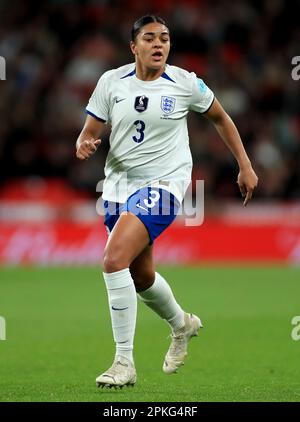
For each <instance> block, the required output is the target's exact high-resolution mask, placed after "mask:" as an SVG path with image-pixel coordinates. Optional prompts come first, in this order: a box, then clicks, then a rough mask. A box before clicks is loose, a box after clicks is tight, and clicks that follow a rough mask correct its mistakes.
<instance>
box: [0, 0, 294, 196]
mask: <svg viewBox="0 0 300 422" xmlns="http://www.w3.org/2000/svg"><path fill="white" fill-rule="evenodd" d="M297 10H298V12H299V10H300V4H299V1H298V0H294V1H291V2H290V1H284V0H260V1H259V0H256V1H255V0H254V1H244V0H240V1H233V2H231V1H221V0H219V1H218V0H214V1H209V0H202V1H201V0H198V1H196V0H185V1H184V0H180V1H179V0H177V1H171V0H152V1H151V2H149V4H148V5H147V6H145V3H144V2H142V1H140V0H138V1H136V0H125V1H119V0H113V1H108V0H85V1H83V0H82V1H72V0H45V1H43V2H35V1H22V0H16V1H15V0H11V1H6V0H4V1H0V56H3V57H4V58H5V59H6V63H7V69H6V78H7V79H6V81H0V116H1V118H0V159H1V173H0V174H1V176H0V188H1V185H2V186H3V184H5V183H7V182H8V181H9V180H12V179H16V178H24V177H33V176H36V177H42V178H53V177H55V178H63V179H65V180H67V181H68V183H69V184H70V185H71V186H73V187H75V188H76V189H78V190H81V191H86V192H90V194H91V195H94V194H95V187H96V183H97V181H99V180H100V179H102V178H103V167H104V163H105V158H106V154H107V151H108V148H109V144H108V137H109V128H107V130H106V132H105V134H104V135H103V136H102V139H103V143H102V146H101V148H99V150H98V152H97V154H95V155H94V156H93V157H92V158H91V159H90V160H89V161H87V162H80V161H79V160H77V159H76V158H75V141H76V138H77V136H78V134H79V132H80V130H81V128H82V125H83V122H84V119H85V106H86V104H87V101H88V99H89V97H90V95H91V93H92V91H93V89H94V87H95V84H96V82H97V80H98V78H99V76H100V75H101V74H102V73H103V72H104V71H106V70H108V69H111V68H114V67H118V66H121V65H123V64H126V63H128V62H132V61H133V56H132V54H131V52H130V49H129V39H130V30H131V27H132V24H133V22H134V21H135V20H136V19H137V18H139V17H140V16H142V15H144V14H147V13H149V12H150V13H151V12H156V13H157V14H159V15H161V16H162V17H163V18H164V19H166V21H167V22H168V23H169V28H170V31H171V38H172V51H171V54H170V57H169V60H168V63H169V64H174V65H177V66H180V67H183V68H185V69H187V70H189V71H194V72H195V73H197V75H198V76H199V77H201V78H202V79H204V81H205V82H206V83H207V85H208V86H210V88H211V89H212V90H213V91H214V92H215V94H216V96H217V98H218V99H219V100H220V102H221V103H222V104H223V106H224V108H225V109H226V111H227V112H228V113H229V114H230V116H231V117H232V118H233V120H234V122H235V123H236V125H237V127H238V129H239V131H240V134H241V137H242V139H243V142H244V144H245V146H246V149H247V151H248V153H249V155H250V157H251V160H252V162H253V165H254V167H255V170H256V171H257V173H258V175H259V178H260V183H259V188H258V190H257V193H256V196H257V197H260V198H267V199H269V198H272V199H275V198H278V199H288V200H293V199H299V198H300V115H299V110H300V80H299V81H295V80H293V79H292V76H291V71H292V64H291V60H292V57H293V56H299V55H300V47H299V46H300V26H299V22H297V19H299V13H298V12H297ZM189 133H190V144H191V150H192V154H193V160H194V171H193V177H194V179H204V180H205V193H206V195H207V196H208V197H211V198H215V199H217V198H219V197H223V198H224V197H228V198H232V197H237V196H239V192H238V189H237V185H236V183H235V181H236V177H237V170H238V168H237V165H236V163H235V161H234V159H233V158H232V156H231V154H230V153H229V152H228V149H227V147H226V146H225V145H224V144H223V142H222V140H221V139H220V138H219V135H218V134H217V132H216V131H215V129H214V127H213V126H212V124H211V123H209V122H208V121H207V120H206V119H205V118H203V116H201V115H197V114H196V113H191V114H190V116H189Z"/></svg>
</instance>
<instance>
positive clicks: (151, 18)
mask: <svg viewBox="0 0 300 422" xmlns="http://www.w3.org/2000/svg"><path fill="white" fill-rule="evenodd" d="M153 22H158V23H161V24H162V25H165V26H167V24H166V22H165V21H164V20H163V18H161V17H160V16H157V15H145V16H142V17H141V18H139V19H138V20H137V21H135V22H134V24H133V27H132V30H131V41H134V40H135V38H136V36H137V35H138V33H139V32H140V30H141V29H142V27H143V26H145V25H147V24H148V23H153Z"/></svg>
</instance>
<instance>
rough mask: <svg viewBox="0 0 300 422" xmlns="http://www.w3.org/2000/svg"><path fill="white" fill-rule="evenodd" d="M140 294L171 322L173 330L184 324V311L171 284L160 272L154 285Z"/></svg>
mask: <svg viewBox="0 0 300 422" xmlns="http://www.w3.org/2000/svg"><path fill="white" fill-rule="evenodd" d="M138 295H139V297H140V299H141V300H142V301H143V302H144V303H145V304H146V305H147V306H149V308H151V309H152V310H153V311H154V312H156V313H157V314H158V315H159V316H160V317H161V318H163V319H165V320H166V321H167V322H168V323H169V325H170V326H171V328H172V330H173V331H176V330H178V329H179V328H182V327H183V326H184V311H183V310H182V309H181V307H180V306H179V305H178V303H177V302H176V299H175V297H174V295H173V292H172V290H171V288H170V286H169V284H168V283H167V282H166V280H165V279H164V278H163V277H162V276H161V275H160V274H158V273H155V280H154V283H153V284H152V286H151V287H149V289H147V290H144V291H143V292H139V294H138Z"/></svg>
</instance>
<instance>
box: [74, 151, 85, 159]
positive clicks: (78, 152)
mask: <svg viewBox="0 0 300 422" xmlns="http://www.w3.org/2000/svg"><path fill="white" fill-rule="evenodd" d="M76 157H77V158H79V160H85V156H84V155H83V154H81V152H80V151H77V152H76Z"/></svg>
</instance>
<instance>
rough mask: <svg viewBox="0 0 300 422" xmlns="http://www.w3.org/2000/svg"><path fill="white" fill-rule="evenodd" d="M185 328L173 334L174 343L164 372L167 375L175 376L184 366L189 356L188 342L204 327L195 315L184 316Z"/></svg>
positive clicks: (166, 357) (166, 359)
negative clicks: (185, 359)
mask: <svg viewBox="0 0 300 422" xmlns="http://www.w3.org/2000/svg"><path fill="white" fill-rule="evenodd" d="M184 323H185V324H184V326H183V327H182V328H180V329H179V330H177V331H173V333H172V334H171V337H172V342H171V345H170V347H169V350H168V352H167V354H166V356H165V360H164V364H163V371H164V372H165V373H166V374H174V373H176V371H177V369H178V368H179V367H180V366H181V365H183V364H184V358H185V357H186V355H187V347H188V342H189V341H190V339H191V338H192V337H195V336H197V335H198V331H199V329H200V328H202V327H203V325H202V323H201V321H200V318H198V317H197V316H196V315H193V314H187V313H185V314H184Z"/></svg>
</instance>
